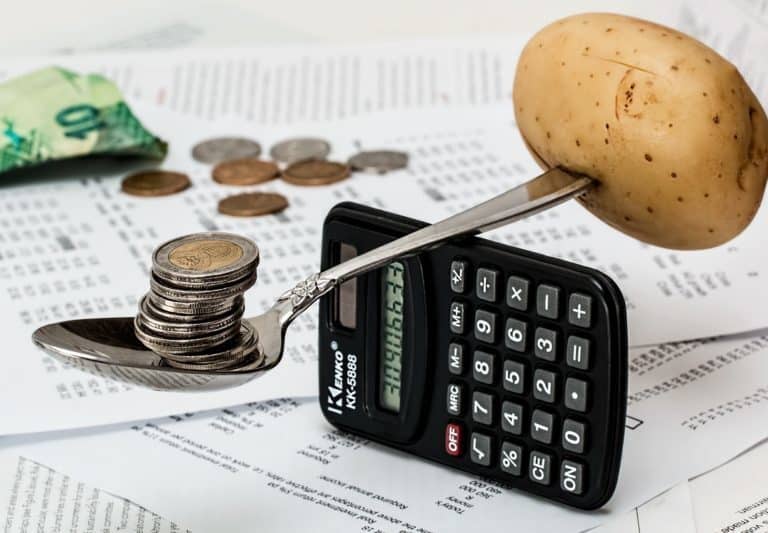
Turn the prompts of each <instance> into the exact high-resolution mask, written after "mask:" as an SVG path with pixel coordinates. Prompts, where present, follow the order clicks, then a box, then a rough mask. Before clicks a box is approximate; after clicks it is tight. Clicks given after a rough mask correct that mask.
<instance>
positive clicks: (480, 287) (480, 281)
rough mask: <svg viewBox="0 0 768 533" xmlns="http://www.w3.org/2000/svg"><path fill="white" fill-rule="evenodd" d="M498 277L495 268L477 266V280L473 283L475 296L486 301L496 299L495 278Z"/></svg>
mask: <svg viewBox="0 0 768 533" xmlns="http://www.w3.org/2000/svg"><path fill="white" fill-rule="evenodd" d="M498 277H499V272H498V271H497V270H491V269H490V268H478V269H477V282H476V283H475V291H476V292H477V297H478V298H480V299H481V300H484V301H486V302H495V301H496V290H497V289H496V287H497V286H498V285H497V283H496V280H497V279H498Z"/></svg>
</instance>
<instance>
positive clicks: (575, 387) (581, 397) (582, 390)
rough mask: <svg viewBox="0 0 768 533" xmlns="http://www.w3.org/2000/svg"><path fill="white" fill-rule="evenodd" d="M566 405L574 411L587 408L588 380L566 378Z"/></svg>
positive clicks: (582, 410)
mask: <svg viewBox="0 0 768 533" xmlns="http://www.w3.org/2000/svg"><path fill="white" fill-rule="evenodd" d="M565 406H566V407H567V408H568V409H573V410H574V411H581V412H582V413H583V412H584V411H586V410H587V382H586V381H583V380H581V379H576V378H568V379H566V380H565Z"/></svg>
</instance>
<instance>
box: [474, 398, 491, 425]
mask: <svg viewBox="0 0 768 533" xmlns="http://www.w3.org/2000/svg"><path fill="white" fill-rule="evenodd" d="M472 420H473V421H475V422H477V423H478V424H485V425H486V426H490V425H491V424H493V396H491V395H490V394H486V393H484V392H474V393H472Z"/></svg>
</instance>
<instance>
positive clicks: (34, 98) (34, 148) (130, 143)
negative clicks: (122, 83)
mask: <svg viewBox="0 0 768 533" xmlns="http://www.w3.org/2000/svg"><path fill="white" fill-rule="evenodd" d="M167 150H168V146H167V144H166V143H165V142H164V141H162V140H161V139H159V138H157V137H155V136H154V135H152V133H150V132H149V131H147V130H146V129H145V128H144V126H142V124H141V122H139V120H138V119H137V118H136V117H135V116H134V114H133V113H132V112H131V110H130V109H129V107H128V105H127V104H126V103H125V102H124V101H123V97H122V95H121V94H120V91H119V90H118V89H117V87H116V86H115V85H114V84H113V83H112V82H111V81H109V80H108V79H106V78H104V77H103V76H100V75H98V74H85V75H81V74H77V73H75V72H72V71H69V70H66V69H63V68H59V67H48V68H44V69H41V70H37V71H35V72H32V73H30V74H27V75H24V76H21V77H19V78H15V79H12V80H9V81H7V82H5V83H3V84H0V172H5V171H7V170H11V169H14V168H19V167H25V166H30V165H37V164H41V163H44V162H48V161H54V160H59V159H69V158H72V157H80V156H86V155H135V156H142V157H148V158H153V159H162V158H163V157H164V156H165V154H166V152H167Z"/></svg>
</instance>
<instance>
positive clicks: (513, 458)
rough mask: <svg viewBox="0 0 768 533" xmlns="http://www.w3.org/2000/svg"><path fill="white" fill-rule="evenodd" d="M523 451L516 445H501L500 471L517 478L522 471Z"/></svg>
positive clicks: (507, 443) (508, 443)
mask: <svg viewBox="0 0 768 533" xmlns="http://www.w3.org/2000/svg"><path fill="white" fill-rule="evenodd" d="M522 458H523V449H522V448H521V447H520V446H518V445H517V444H512V443H511V442H504V443H502V444H501V461H500V463H501V470H502V471H503V472H506V473H507V474H511V475H513V476H519V475H520V473H521V471H522V462H523V461H522Z"/></svg>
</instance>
